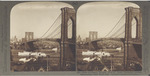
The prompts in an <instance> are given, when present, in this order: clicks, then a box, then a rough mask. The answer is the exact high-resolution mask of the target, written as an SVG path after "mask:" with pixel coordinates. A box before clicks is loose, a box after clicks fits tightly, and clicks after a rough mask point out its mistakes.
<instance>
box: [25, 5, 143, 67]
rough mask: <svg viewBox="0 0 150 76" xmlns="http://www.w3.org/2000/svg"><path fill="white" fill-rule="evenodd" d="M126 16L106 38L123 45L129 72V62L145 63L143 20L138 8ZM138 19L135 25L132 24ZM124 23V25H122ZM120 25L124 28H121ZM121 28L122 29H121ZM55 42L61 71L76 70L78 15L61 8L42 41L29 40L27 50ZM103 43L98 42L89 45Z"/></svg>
mask: <svg viewBox="0 0 150 76" xmlns="http://www.w3.org/2000/svg"><path fill="white" fill-rule="evenodd" d="M125 10H126V12H125V13H124V14H123V15H122V17H121V18H120V19H119V20H118V22H117V23H116V25H115V26H114V27H113V28H112V29H111V30H110V31H109V32H108V33H107V34H106V35H105V37H104V38H110V39H112V40H121V41H122V42H123V43H124V53H125V54H124V66H125V68H126V69H127V68H128V66H129V63H128V62H129V60H131V59H133V60H135V59H134V58H136V59H138V60H141V59H142V54H141V53H142V16H141V12H140V9H139V8H133V7H127V8H125ZM133 19H135V20H136V21H135V23H132V20H133ZM123 22H124V23H123ZM120 25H121V26H120ZM133 26H136V37H135V38H133V37H132V28H133ZM118 28H119V29H118ZM42 40H47V41H55V42H59V44H60V66H61V67H60V68H61V69H63V70H64V69H65V70H75V67H76V62H75V60H76V50H75V48H76V12H75V10H74V9H72V8H68V7H65V8H62V9H61V14H59V15H58V17H57V18H56V19H55V21H54V23H53V24H52V25H51V26H50V27H49V28H48V29H47V30H46V31H45V33H44V34H43V35H42V36H41V38H39V39H34V40H29V41H27V42H25V43H23V44H24V45H25V47H26V48H33V46H32V45H33V42H36V41H42ZM101 40H103V39H102V38H98V39H96V40H91V41H90V43H94V45H95V43H97V42H98V41H101Z"/></svg>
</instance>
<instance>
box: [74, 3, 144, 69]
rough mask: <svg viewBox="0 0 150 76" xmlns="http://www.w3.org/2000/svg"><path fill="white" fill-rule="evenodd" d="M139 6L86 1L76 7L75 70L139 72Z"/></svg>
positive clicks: (140, 24)
mask: <svg viewBox="0 0 150 76" xmlns="http://www.w3.org/2000/svg"><path fill="white" fill-rule="evenodd" d="M141 10H142V9H140V7H139V6H138V5H137V4H135V3H131V2H90V3H85V4H83V5H81V6H80V7H79V8H78V10H77V37H76V57H77V58H76V59H77V70H78V71H142V12H141Z"/></svg>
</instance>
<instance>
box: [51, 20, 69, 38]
mask: <svg viewBox="0 0 150 76" xmlns="http://www.w3.org/2000/svg"><path fill="white" fill-rule="evenodd" d="M70 25H71V23H70V24H69V25H68V27H69V28H70ZM60 33H61V31H60V32H58V33H57V34H55V35H53V36H52V37H51V38H54V37H55V36H57V35H58V34H60Z"/></svg>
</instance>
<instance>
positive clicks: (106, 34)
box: [105, 13, 125, 37]
mask: <svg viewBox="0 0 150 76" xmlns="http://www.w3.org/2000/svg"><path fill="white" fill-rule="evenodd" d="M124 15H125V13H124V14H123V15H122V17H121V18H120V19H119V21H118V22H117V23H116V25H115V26H114V27H113V28H112V30H110V32H109V33H108V34H106V36H108V35H109V34H110V33H111V32H112V31H113V30H114V29H115V27H116V26H117V25H118V24H119V22H120V21H121V19H122V18H123V17H124ZM106 36H105V37H106Z"/></svg>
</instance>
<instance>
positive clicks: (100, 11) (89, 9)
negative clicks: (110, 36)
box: [77, 2, 139, 39]
mask: <svg viewBox="0 0 150 76" xmlns="http://www.w3.org/2000/svg"><path fill="white" fill-rule="evenodd" d="M128 6H132V7H137V8H139V6H138V5H136V4H133V3H128V2H92V3H87V4H84V5H82V6H80V8H79V9H78V12H77V35H80V36H81V38H82V39H83V38H85V37H89V31H97V32H98V37H99V38H100V37H104V36H105V35H106V34H107V33H108V32H110V30H111V29H112V28H113V27H114V26H115V24H116V23H117V22H118V21H119V19H120V18H121V17H122V15H123V14H124V13H125V9H124V8H126V7H128ZM124 23H125V17H124V19H123V20H122V22H120V23H119V25H118V27H119V26H122V25H123V24H124ZM117 29H118V28H116V29H115V30H117ZM123 30H124V29H123ZM123 30H122V31H123ZM113 32H115V31H113ZM113 32H112V33H113ZM133 33H134V35H135V32H133Z"/></svg>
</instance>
